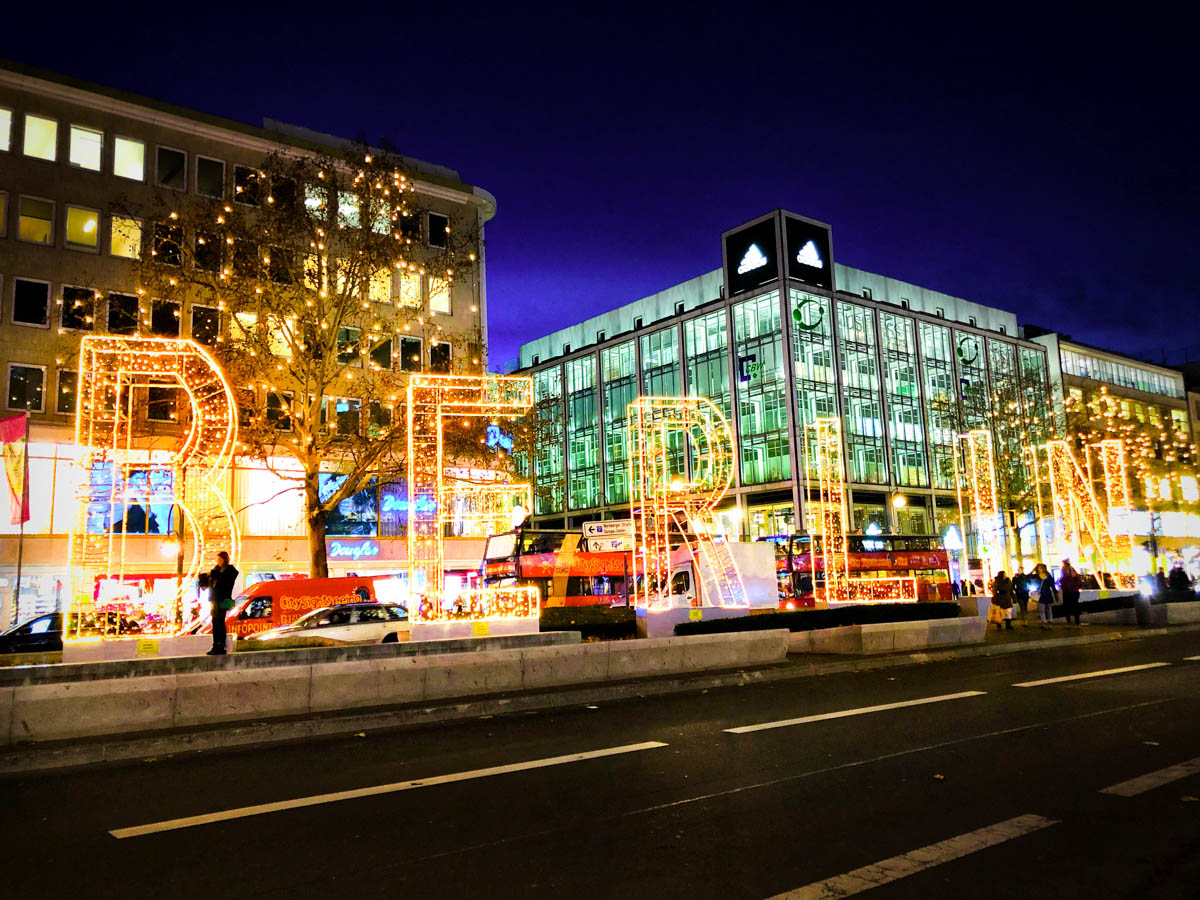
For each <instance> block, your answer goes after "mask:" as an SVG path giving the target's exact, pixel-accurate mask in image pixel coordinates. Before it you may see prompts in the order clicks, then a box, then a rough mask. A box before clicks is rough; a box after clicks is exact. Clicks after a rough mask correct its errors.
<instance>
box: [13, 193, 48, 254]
mask: <svg viewBox="0 0 1200 900" xmlns="http://www.w3.org/2000/svg"><path fill="white" fill-rule="evenodd" d="M17 237H19V238H20V239H21V240H23V241H29V242H31V243H34V244H53V243H54V203H53V202H52V201H50V200H37V199H35V198H33V197H22V198H21V211H20V216H19V217H18V221H17Z"/></svg>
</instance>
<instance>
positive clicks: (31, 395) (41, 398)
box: [8, 363, 46, 412]
mask: <svg viewBox="0 0 1200 900" xmlns="http://www.w3.org/2000/svg"><path fill="white" fill-rule="evenodd" d="M45 388H46V370H45V369H44V368H42V367H41V366H25V365H21V364H20V363H9V364H8V408H9V409H16V410H28V411H30V412H42V410H43V409H44V407H43V405H42V404H43V403H44V402H45Z"/></svg>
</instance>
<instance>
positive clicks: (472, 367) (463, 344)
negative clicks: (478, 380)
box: [139, 147, 491, 576]
mask: <svg viewBox="0 0 1200 900" xmlns="http://www.w3.org/2000/svg"><path fill="white" fill-rule="evenodd" d="M235 180H236V182H237V183H236V184H235V185H234V193H233V196H232V199H231V201H228V202H227V201H225V200H205V199H204V198H202V197H196V196H191V195H187V196H178V195H169V196H167V195H163V196H160V197H159V198H158V203H159V209H158V210H157V212H156V213H155V215H153V216H150V217H149V219H148V226H147V229H146V230H147V242H148V246H147V247H146V248H145V251H144V253H143V260H142V263H141V266H140V278H141V287H140V290H139V294H140V296H141V297H142V312H143V316H145V324H149V323H150V315H149V314H148V313H147V310H148V309H150V304H151V303H153V302H154V301H159V302H161V301H164V300H165V301H175V302H179V303H180V304H181V305H180V307H178V308H177V309H176V315H178V312H179V310H180V309H184V308H186V307H184V306H183V304H184V303H185V302H190V303H191V304H192V305H193V306H207V307H210V308H211V309H213V310H215V311H216V315H217V316H218V317H219V324H216V325H215V326H213V327H211V333H209V334H205V335H195V334H194V335H193V336H194V337H197V339H199V340H206V341H208V342H210V344H211V347H212V351H213V354H214V356H215V357H216V358H217V359H218V360H219V362H220V363H221V365H222V366H223V368H224V369H225V371H226V372H227V373H228V375H229V378H230V380H231V382H232V383H233V385H234V388H235V391H236V393H237V395H238V403H239V407H240V410H241V435H240V443H239V448H238V453H239V454H240V455H244V456H247V457H251V458H255V459H258V460H261V461H262V462H263V463H264V464H265V465H266V466H267V467H268V468H270V469H271V470H272V471H274V472H275V473H276V474H277V475H278V476H279V477H280V478H282V479H285V480H291V481H294V482H295V483H296V485H297V487H298V488H299V489H300V490H302V492H303V496H304V504H305V519H306V524H307V530H308V538H309V555H310V558H311V572H312V574H313V575H314V576H324V575H327V574H328V565H327V561H326V556H325V520H326V516H327V515H328V514H329V513H330V512H331V511H332V510H335V509H336V508H337V507H338V505H339V504H340V503H341V502H342V501H343V500H346V499H347V498H349V497H352V496H353V495H354V494H356V493H357V492H359V491H360V490H362V489H363V488H364V487H365V486H367V485H368V484H369V482H370V481H371V479H373V478H379V479H381V480H383V481H387V480H388V479H389V478H393V477H398V473H402V472H403V471H404V470H405V467H406V460H405V447H406V442H405V434H404V427H403V422H402V421H401V417H400V416H399V413H398V409H399V407H400V405H401V401H402V398H403V397H404V394H405V391H406V388H407V383H408V378H409V373H410V372H413V371H421V370H422V369H426V368H427V367H428V366H432V365H434V360H435V359H437V360H438V365H437V368H438V369H439V370H440V371H444V372H446V373H449V372H450V369H451V363H450V360H451V359H453V368H454V370H455V371H462V372H478V371H481V369H482V366H481V361H482V358H483V352H484V351H483V347H482V346H481V344H480V343H479V334H480V330H479V320H478V319H477V318H474V317H472V318H471V319H470V322H469V324H468V325H467V326H466V327H465V328H461V329H460V330H457V331H456V330H455V328H454V327H452V325H451V319H450V318H449V317H447V316H445V315H443V314H439V313H437V312H435V311H434V310H435V309H437V308H448V303H442V302H439V300H442V299H444V298H446V297H448V295H449V293H450V292H454V294H455V298H456V301H457V302H458V303H459V304H462V303H465V302H466V301H467V299H468V298H469V299H470V303H471V310H472V312H473V313H475V314H476V316H477V315H478V263H477V260H478V253H479V250H480V247H479V233H478V228H477V223H476V221H475V219H474V218H473V217H468V216H463V215H458V214H456V213H453V212H450V211H448V209H443V210H441V211H440V212H439V213H438V215H439V216H441V217H444V218H434V219H433V221H434V222H436V223H438V224H439V225H440V223H441V222H443V221H444V222H446V223H448V224H446V225H445V227H444V229H442V230H443V231H444V233H439V234H436V235H430V234H427V233H426V231H427V228H428V227H429V223H430V221H431V220H430V216H429V213H430V212H431V210H430V209H429V208H428V205H427V199H428V198H427V197H426V196H425V195H424V194H423V193H422V191H421V190H419V189H418V187H417V185H416V184H415V181H416V178H415V176H414V173H413V171H411V170H410V169H409V168H408V167H407V166H406V165H405V162H404V160H403V158H401V157H399V156H398V155H396V154H393V153H390V152H375V151H369V150H367V149H366V148H365V147H359V148H348V149H346V150H345V151H344V152H341V151H336V150H330V149H320V150H313V151H312V152H307V153H299V152H298V153H296V154H295V155H285V154H282V153H275V154H272V155H269V156H267V157H266V158H265V159H264V160H263V162H262V164H261V166H260V167H259V168H258V169H256V170H254V171H252V172H247V171H246V170H242V169H239V172H238V177H237V179H235ZM139 214H140V215H141V214H144V212H142V211H139ZM426 286H427V290H426ZM426 295H428V298H429V299H428V301H427V299H426ZM151 298H153V299H151ZM459 321H461V318H460V320H459ZM406 337H416V338H420V339H421V341H422V343H421V344H420V346H419V347H418V346H417V345H412V349H409V350H405V349H403V348H404V347H405V342H404V340H403V339H404V338H406ZM451 347H453V352H452V353H450V352H448V351H449V350H450V348H451ZM426 350H428V355H429V359H428V362H427V361H426V359H425V358H424V357H425V355H426V354H425V351H426ZM443 360H444V361H445V362H444V365H443V364H441V361H443ZM485 425H486V423H479V422H472V423H470V424H469V426H467V427H461V428H460V427H457V426H455V425H448V427H447V428H446V430H445V432H446V433H445V445H446V448H447V453H446V456H447V459H461V460H469V461H479V460H483V459H485V458H486V459H488V461H489V462H490V461H491V459H490V454H488V453H487V452H486V451H485V450H484V449H483V448H482V447H481V444H482V443H483V441H482V435H483V428H484V427H485ZM323 471H332V472H336V473H339V474H340V475H342V476H344V477H343V478H342V479H341V480H340V482H338V483H336V485H335V486H334V487H333V488H332V489H331V490H329V489H327V490H326V491H325V493H324V494H323V493H322V491H321V484H320V481H321V479H320V473H321V472H323Z"/></svg>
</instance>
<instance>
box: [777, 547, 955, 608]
mask: <svg viewBox="0 0 1200 900" xmlns="http://www.w3.org/2000/svg"><path fill="white" fill-rule="evenodd" d="M759 540H762V541H769V542H770V543H772V544H774V545H775V574H776V577H777V578H778V579H779V597H780V600H779V608H780V609H800V608H802V607H811V606H815V605H816V600H815V596H814V593H813V579H814V575H815V578H816V582H817V584H818V585H823V584H824V582H825V575H824V557H823V556H821V555H820V554H818V556H817V571H816V572H815V573H814V572H813V562H812V543H813V541H814V540H816V541H818V548H819V546H820V544H819V541H820V538H813V537H811V536H810V535H807V534H794V535H786V534H781V535H774V536H772V537H766V538H759ZM846 558H847V562H848V564H849V574H850V575H851V576H853V577H856V578H896V577H904V578H915V579H916V581H917V599H919V600H951V599H953V595H952V594H951V591H950V559H949V554H947V552H946V549H945V548H944V547H943V546H942V541H941V538H939V537H938V536H937V535H908V534H848V535H846Z"/></svg>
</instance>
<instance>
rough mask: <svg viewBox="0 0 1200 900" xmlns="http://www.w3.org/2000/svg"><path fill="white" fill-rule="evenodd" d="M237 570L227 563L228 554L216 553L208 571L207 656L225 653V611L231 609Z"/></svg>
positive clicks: (223, 552)
mask: <svg viewBox="0 0 1200 900" xmlns="http://www.w3.org/2000/svg"><path fill="white" fill-rule="evenodd" d="M237 577H238V570H237V569H236V568H234V567H233V566H231V565H230V564H229V554H228V553H226V552H225V551H224V550H222V551H221V552H220V553H218V554H217V565H216V568H214V569H213V570H212V571H211V572H209V573H208V600H209V604H210V606H211V609H212V636H213V645H212V649H211V650H209V651H208V654H207V655H208V656H224V655H225V613H227V612H228V611H229V610H231V609H233V585H234V583H235V582H236V581H237Z"/></svg>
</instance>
